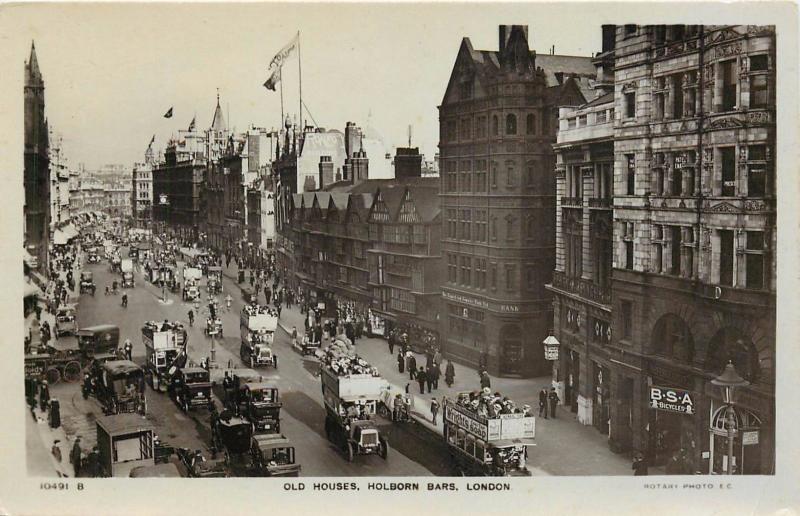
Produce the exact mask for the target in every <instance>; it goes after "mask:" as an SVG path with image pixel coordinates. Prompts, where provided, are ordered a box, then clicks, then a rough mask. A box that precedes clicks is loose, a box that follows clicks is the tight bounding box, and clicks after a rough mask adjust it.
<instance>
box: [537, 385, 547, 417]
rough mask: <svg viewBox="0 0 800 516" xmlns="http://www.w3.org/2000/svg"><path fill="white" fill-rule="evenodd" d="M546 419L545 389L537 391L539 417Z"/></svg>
mask: <svg viewBox="0 0 800 516" xmlns="http://www.w3.org/2000/svg"><path fill="white" fill-rule="evenodd" d="M542 416H544V418H545V419H547V389H542V390H540V391H539V417H542Z"/></svg>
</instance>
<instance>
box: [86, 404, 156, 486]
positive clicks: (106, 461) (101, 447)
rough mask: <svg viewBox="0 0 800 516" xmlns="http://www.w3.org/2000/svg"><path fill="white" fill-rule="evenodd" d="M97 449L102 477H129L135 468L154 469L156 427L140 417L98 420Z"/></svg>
mask: <svg viewBox="0 0 800 516" xmlns="http://www.w3.org/2000/svg"><path fill="white" fill-rule="evenodd" d="M97 450H98V454H99V456H100V461H99V462H100V476H102V477H128V476H129V475H130V473H131V470H133V469H135V468H138V467H142V466H145V467H148V466H149V467H154V466H155V465H156V461H155V449H154V429H153V425H152V423H150V422H149V421H147V420H146V419H144V418H142V417H140V416H138V415H136V414H117V415H114V416H101V417H98V418H97Z"/></svg>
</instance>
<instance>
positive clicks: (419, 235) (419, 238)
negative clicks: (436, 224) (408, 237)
mask: <svg viewBox="0 0 800 516" xmlns="http://www.w3.org/2000/svg"><path fill="white" fill-rule="evenodd" d="M413 231H414V243H415V244H421V245H424V244H426V243H427V242H428V233H427V231H426V230H425V226H423V225H422V224H414V230H413Z"/></svg>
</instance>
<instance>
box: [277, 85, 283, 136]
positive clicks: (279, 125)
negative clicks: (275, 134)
mask: <svg viewBox="0 0 800 516" xmlns="http://www.w3.org/2000/svg"><path fill="white" fill-rule="evenodd" d="M278 82H279V83H280V84H281V123H279V124H278V128H279V129H280V127H281V126H282V125H283V120H284V115H283V78H281V80H280V81H278Z"/></svg>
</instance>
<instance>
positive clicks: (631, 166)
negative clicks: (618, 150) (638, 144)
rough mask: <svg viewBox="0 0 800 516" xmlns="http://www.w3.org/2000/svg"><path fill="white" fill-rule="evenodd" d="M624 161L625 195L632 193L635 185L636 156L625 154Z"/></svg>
mask: <svg viewBox="0 0 800 516" xmlns="http://www.w3.org/2000/svg"><path fill="white" fill-rule="evenodd" d="M625 163H626V175H625V185H626V187H625V193H626V194H627V195H634V191H635V186H636V156H635V155H633V154H626V155H625Z"/></svg>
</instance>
